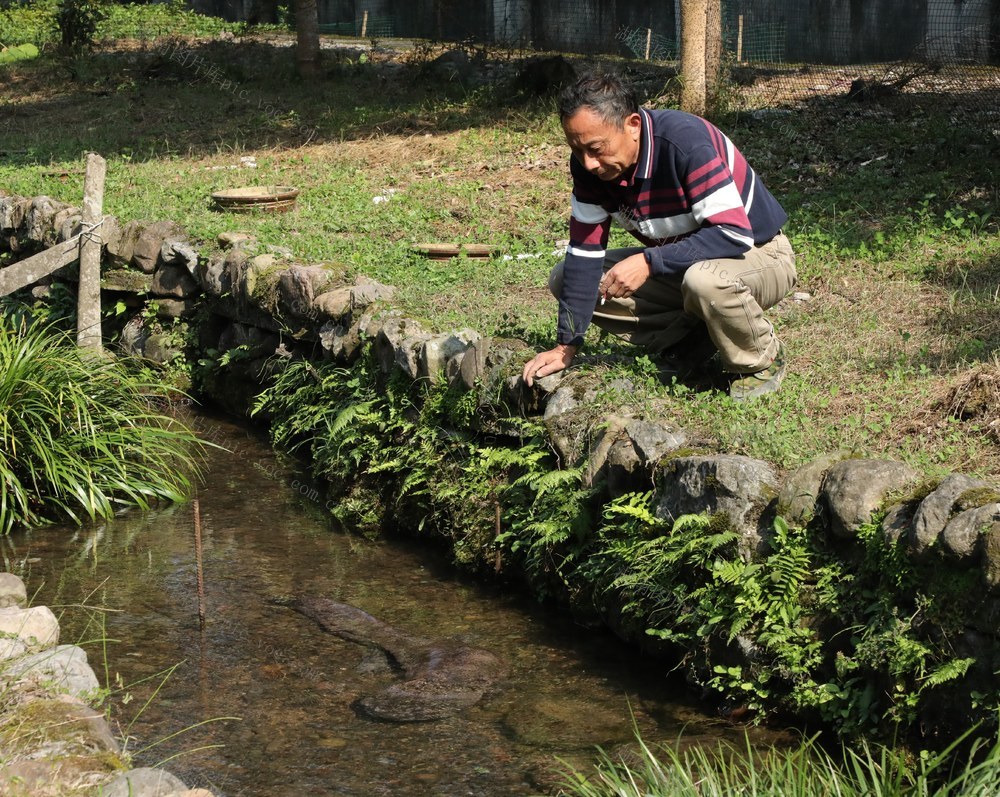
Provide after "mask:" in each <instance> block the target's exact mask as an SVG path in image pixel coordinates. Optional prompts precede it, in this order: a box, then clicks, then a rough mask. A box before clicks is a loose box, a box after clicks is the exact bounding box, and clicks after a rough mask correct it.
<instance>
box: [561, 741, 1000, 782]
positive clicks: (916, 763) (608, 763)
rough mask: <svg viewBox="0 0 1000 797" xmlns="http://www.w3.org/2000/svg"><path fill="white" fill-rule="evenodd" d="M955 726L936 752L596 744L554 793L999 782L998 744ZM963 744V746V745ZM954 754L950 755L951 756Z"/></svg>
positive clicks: (814, 744) (567, 770) (808, 745)
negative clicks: (590, 763)
mask: <svg viewBox="0 0 1000 797" xmlns="http://www.w3.org/2000/svg"><path fill="white" fill-rule="evenodd" d="M970 734H971V731H970V732H967V733H965V734H962V735H961V736H960V737H959V738H958V739H956V740H955V741H954V742H952V743H951V744H950V745H948V747H947V748H946V749H945V750H944V751H942V752H940V753H936V754H932V753H928V752H922V753H921V754H920V755H919V756H917V758H916V760H913V758H911V757H910V756H908V755H906V753H905V751H902V750H899V749H894V748H890V747H883V746H879V745H870V744H867V743H861V744H859V745H857V746H856V747H843V748H842V749H841V750H840V751H839V752H830V751H829V750H827V749H825V748H824V747H822V746H821V745H820V744H819V742H818V740H817V738H816V737H813V738H810V739H806V740H804V741H803V742H801V743H800V744H798V745H794V746H792V747H789V748H782V747H771V748H767V749H764V750H760V749H754V748H752V747H751V746H750V742H749V739H748V740H747V743H746V747H745V749H738V748H735V747H732V746H729V745H725V744H721V743H720V744H719V745H717V746H714V747H713V746H709V745H692V746H690V747H686V748H685V747H681V746H680V745H679V744H678V745H658V746H655V747H654V746H651V745H649V744H647V743H646V742H644V741H643V740H642V739H641V738H637V744H638V750H637V752H636V754H635V755H631V756H629V757H628V758H627V759H626V758H625V757H622V758H617V759H616V758H613V757H612V756H611V755H610V754H609V753H607V752H605V751H603V750H602V751H599V755H598V760H597V763H596V765H595V767H594V771H592V772H586V771H581V770H580V769H579V768H577V767H572V766H568V765H564V768H563V776H562V781H561V783H560V784H559V786H558V787H557V790H556V791H555V794H557V795H559V796H560V797H729V795H741V796H742V797H821V795H822V797H826V796H827V795H838V797H870V796H871V795H878V797H932V796H937V797H979V795H982V794H996V793H997V791H998V790H1000V744H998V743H996V742H994V743H993V744H992V745H991V744H989V743H988V742H985V741H984V740H982V739H976V740H974V741H972V742H971V743H970V742H969V736H970ZM966 745H968V747H971V750H969V749H963V747H964V746H966ZM956 762H958V763H957V764H956Z"/></svg>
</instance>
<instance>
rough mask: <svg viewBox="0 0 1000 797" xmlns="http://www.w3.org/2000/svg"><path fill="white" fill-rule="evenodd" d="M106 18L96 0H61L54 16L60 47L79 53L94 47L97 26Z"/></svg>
mask: <svg viewBox="0 0 1000 797" xmlns="http://www.w3.org/2000/svg"><path fill="white" fill-rule="evenodd" d="M105 16H106V14H105V11H104V8H103V7H102V4H101V3H100V2H98V0H61V1H60V3H59V7H58V10H57V11H56V14H55V24H56V26H57V27H58V29H59V38H60V42H61V43H62V46H63V48H64V49H65V50H67V51H69V52H80V51H81V50H86V49H88V48H90V47H92V46H93V45H94V39H95V36H96V34H97V26H98V24H99V23H100V22H101V20H103V19H104V17H105Z"/></svg>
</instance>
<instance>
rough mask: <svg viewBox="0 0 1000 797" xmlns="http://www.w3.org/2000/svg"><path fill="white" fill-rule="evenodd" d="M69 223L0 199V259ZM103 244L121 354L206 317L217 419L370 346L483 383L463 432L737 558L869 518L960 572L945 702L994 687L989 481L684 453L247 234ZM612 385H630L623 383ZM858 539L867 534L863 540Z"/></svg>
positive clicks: (160, 354)
mask: <svg viewBox="0 0 1000 797" xmlns="http://www.w3.org/2000/svg"><path fill="white" fill-rule="evenodd" d="M78 224H79V213H78V212H77V211H76V210H75V209H74V208H70V207H67V206H64V205H61V204H60V203H57V202H54V201H52V200H51V199H49V198H47V197H35V198H25V197H14V196H7V197H0V250H2V249H3V248H6V249H8V250H11V251H15V252H16V251H24V252H25V253H29V252H30V251H33V248H34V249H37V248H38V247H40V246H44V245H47V244H52V243H54V242H57V241H59V240H64V239H66V238H68V237H70V236H71V235H72V234H73V233H74V230H75V229H76V228H77V226H78ZM101 236H102V238H103V240H104V243H105V260H104V263H105V265H104V288H105V291H106V292H107V295H108V297H109V298H115V297H123V298H124V300H125V301H126V303H127V304H129V305H132V306H134V307H135V308H137V309H138V308H139V307H140V306H146V307H147V308H149V307H153V308H155V312H149V311H147V312H146V313H144V314H142V313H136V314H135V315H134V316H132V318H131V320H129V321H128V322H127V323H126V324H125V325H124V327H123V328H122V330H121V332H120V340H119V345H120V347H121V348H122V349H123V350H124V351H126V352H128V353H132V354H137V355H139V356H142V357H145V358H148V359H151V360H156V361H159V362H168V361H170V360H171V359H174V358H176V357H182V356H187V355H189V354H190V353H189V352H185V351H184V349H183V348H182V346H181V345H180V341H181V338H182V337H183V336H179V335H178V334H177V330H178V328H179V327H182V326H184V325H187V324H189V323H193V322H192V320H191V319H193V318H194V317H195V314H196V313H198V319H199V320H198V325H197V329H196V334H195V335H194V337H195V338H196V339H197V341H198V349H199V353H198V356H205V354H206V353H210V354H211V356H213V357H216V358H220V362H222V361H226V362H227V365H226V366H225V367H223V366H222V365H220V366H218V367H215V368H213V369H211V372H210V373H209V374H208V376H207V378H206V382H205V388H204V389H205V391H206V393H207V394H208V395H209V396H210V397H211V398H212V399H213V400H214V401H216V402H218V403H219V404H221V405H222V406H224V407H225V408H226V409H227V410H229V411H231V412H233V413H235V414H238V415H245V414H246V413H247V410H248V408H249V407H250V406H251V404H252V402H253V400H254V397H255V396H256V395H257V394H258V393H259V392H260V391H261V389H262V388H263V387H264V386H265V385H266V384H267V382H268V380H269V379H270V376H271V375H272V374H273V372H274V370H275V368H277V367H280V364H281V362H282V361H283V360H288V359H290V358H296V359H301V358H307V359H310V360H312V361H313V362H316V363H320V362H333V363H337V364H338V365H341V366H344V367H351V366H352V365H353V364H355V363H356V362H357V361H358V360H359V358H361V357H362V355H363V354H365V353H369V354H372V355H373V356H374V358H375V361H376V362H377V367H378V368H379V369H380V371H381V372H382V373H383V374H386V375H388V374H391V373H395V374H397V375H403V376H405V377H406V378H407V379H409V380H415V381H420V382H425V383H432V382H436V383H440V382H441V381H442V380H444V381H447V383H448V384H450V385H451V386H452V387H454V388H456V389H458V390H462V391H475V392H476V396H477V399H476V401H477V406H478V407H479V408H480V409H481V412H480V413H477V418H476V420H474V421H472V422H470V427H471V428H470V429H468V430H463V431H465V432H470V433H473V434H488V435H490V436H491V439H497V438H502V437H503V436H504V434H506V433H507V432H506V431H505V427H504V425H503V423H502V422H500V421H497V420H495V419H496V418H498V417H500V415H501V414H500V413H494V414H493V415H492V416H491V415H490V413H489V412H488V409H489V408H490V407H494V406H496V405H497V404H501V405H502V406H503V407H504V408H505V411H507V412H515V413H521V414H523V415H525V416H531V417H535V418H538V419H540V420H541V421H542V423H543V424H544V427H545V429H546V431H547V434H548V438H549V443H550V444H551V447H552V449H553V451H555V452H556V454H557V456H558V461H559V463H561V464H562V465H563V466H573V465H577V464H580V463H582V464H584V466H585V471H584V481H585V483H593V484H596V483H601V484H604V485H605V487H604V489H605V495H606V497H607V498H608V499H610V498H613V497H615V496H619V495H622V494H624V493H627V492H629V491H633V490H647V489H649V488H650V486H651V485H652V486H653V487H654V489H655V493H654V495H655V512H656V514H657V516H658V517H659V518H661V519H663V520H664V521H667V522H670V521H674V520H676V519H677V518H679V517H682V516H684V515H689V514H699V513H704V514H708V515H712V516H715V517H718V518H723V519H724V520H725V522H726V525H727V526H728V527H729V528H730V529H732V530H733V531H735V532H736V533H737V534H738V535H739V544H738V548H739V552H740V555H741V556H742V557H743V559H744V560H746V561H763V560H764V559H765V557H766V556H767V554H768V552H769V551H770V550H771V549H772V544H773V541H774V534H775V518H776V517H778V516H780V517H781V518H783V519H784V520H785V521H786V522H787V523H788V524H794V525H796V526H799V527H803V528H804V527H808V529H810V533H812V534H815V535H818V536H819V537H821V538H822V540H823V543H824V545H827V546H829V547H831V548H834V549H838V548H839V549H840V550H842V551H843V552H844V558H845V560H847V561H849V560H851V558H852V557H854V556H856V555H858V552H859V551H860V550H861V548H862V547H863V546H870V545H871V544H872V541H871V539H870V533H871V528H872V523H873V519H874V522H875V523H876V533H875V536H876V538H877V539H876V541H877V542H878V543H879V544H880V545H882V546H884V547H885V548H886V549H889V548H891V549H892V550H893V551H895V552H897V553H898V554H899V555H900V556H903V557H906V558H909V559H910V560H912V561H914V562H919V563H922V565H924V566H925V569H924V572H927V569H928V568H929V569H930V570H931V571H933V570H934V569H935V568H936V567H937V563H940V567H941V569H942V572H944V571H947V572H949V573H955V572H958V573H961V574H963V577H964V578H966V579H967V581H968V584H970V585H972V589H971V592H972V593H974V594H972V595H968V596H966V597H967V598H968V603H967V604H964V605H963V606H962V607H961V612H962V616H961V617H960V618H959V621H958V625H959V631H958V632H956V633H953V634H952V635H951V636H950V637H949V638H948V639H944V640H939V642H940V643H941V644H942V645H948V646H951V648H952V649H953V650H954V651H955V655H956V656H962V657H965V658H967V659H972V660H974V663H973V664H971V665H970V666H969V668H968V670H967V672H966V673H965V674H964V675H963V676H962V677H961V678H956V679H953V680H952V681H951V683H950V685H949V687H948V688H949V689H951V690H953V691H952V692H950V693H947V694H952V695H959V698H955V700H954V701H951V702H954V703H955V705H958V703H961V704H962V705H967V704H968V703H969V695H970V694H974V693H975V694H982V693H983V690H986V691H987V692H988V691H991V690H996V679H995V675H994V673H995V672H996V671H997V670H998V669H1000V644H998V643H1000V633H998V622H997V621H998V618H1000V490H998V489H997V485H994V484H989V483H986V482H984V481H982V480H980V479H977V478H974V477H972V476H969V475H966V474H962V473H953V474H951V475H948V476H947V477H946V478H943V479H937V480H934V481H933V482H931V481H929V480H928V479H927V478H926V476H925V475H924V474H921V473H919V472H916V471H915V470H913V469H912V468H911V467H909V466H907V465H906V464H903V463H901V462H895V461H890V460H881V459H870V458H864V457H858V456H856V455H855V454H853V453H851V452H833V453H831V454H829V455H828V456H825V457H822V458H820V459H817V460H816V461H814V462H810V463H808V464H806V465H804V466H803V467H801V468H799V469H798V470H796V471H795V472H792V473H790V474H786V475H781V476H779V472H778V470H777V469H776V468H775V467H773V466H772V464H770V463H768V462H764V461H760V460H756V459H751V458H749V457H746V456H738V455H732V454H725V453H712V452H706V451H703V450H692V448H691V446H692V442H691V440H690V439H689V438H690V435H689V434H688V433H687V432H686V431H685V429H683V428H680V427H678V426H677V425H676V424H675V423H673V422H671V420H670V419H669V417H668V416H667V415H666V414H665V413H663V412H660V411H658V407H657V406H656V405H655V403H649V404H646V405H644V406H643V407H642V409H631V408H623V407H621V406H618V407H616V408H611V409H609V408H607V407H604V406H602V405H601V404H600V402H599V401H597V398H598V396H599V394H600V393H601V391H606V390H607V380H606V379H604V380H603V381H601V379H600V378H599V377H598V375H595V374H594V373H592V372H588V371H587V369H571V370H570V371H568V372H564V373H562V374H557V375H554V376H550V377H546V378H545V379H541V380H538V382H537V384H536V386H535V387H534V388H532V389H529V388H527V387H526V386H525V385H524V384H523V382H522V380H521V378H520V371H521V366H522V364H523V363H524V362H525V360H526V358H527V357H528V356H529V350H528V347H527V345H526V344H525V343H524V342H522V341H517V340H507V339H497V338H489V337H485V336H483V335H481V334H479V333H478V332H476V331H475V330H469V329H464V330H458V331H453V332H443V333H442V332H435V331H431V330H428V329H426V328H425V327H424V326H422V325H421V324H420V323H418V322H417V321H415V320H413V319H411V318H407V317H404V316H403V315H402V314H401V313H399V312H398V311H396V310H394V309H393V308H392V304H391V303H392V299H393V293H394V290H393V288H392V287H391V286H387V285H382V284H380V283H377V282H375V281H373V280H369V279H365V278H357V279H346V278H345V270H344V269H343V268H340V267H338V266H336V265H331V264H301V263H296V262H295V261H294V258H293V257H292V254H291V252H289V251H288V250H286V249H282V248H280V247H273V246H265V245H262V244H260V243H259V242H258V241H256V240H255V239H254V238H253V237H252V236H249V235H245V234H240V233H233V234H226V235H223V236H220V238H219V240H218V241H217V242H213V244H212V245H211V246H199V245H197V244H196V243H194V242H192V241H191V240H189V239H188V237H187V236H186V235H185V233H184V231H183V230H182V229H180V228H179V227H177V226H176V225H174V224H172V223H170V222H156V223H143V222H129V223H122V222H119V221H117V220H115V219H113V218H112V217H107V218H106V219H105V221H104V224H103V227H102V231H101ZM57 278H58V277H57ZM49 290H50V287H49V286H47V285H39V286H36V287H34V288H33V289H32V292H33V294H34V295H35V296H39V297H41V296H44V295H45V293H46V292H47V291H49ZM154 316H155V317H154ZM175 319H176V320H175ZM190 337H191V336H190V335H189V336H188V338H190ZM227 354H229V355H230V356H229V357H228V358H227V357H226V356H225V355H227ZM237 354H238V356H236V355H237ZM617 387H618V388H620V389H623V390H626V391H627V390H629V389H630V387H631V386H630V385H629V384H627V383H624V382H623V384H622V385H618V386H617ZM491 418H492V420H491ZM510 436H511V438H512V439H513V437H514V435H513V433H510ZM861 534H865V535H869V536H867V537H866V538H865V539H864V540H861V539H859V535H861ZM609 600H612V599H611V598H609ZM603 614H604V619H605V621H606V622H608V623H609V624H610V625H611V626H612V627H615V628H616V630H618V631H619V632H620V633H621V634H622V635H623V636H626V637H630V638H631V639H632V641H638V642H642V641H643V640H644V639H648V638H647V637H643V634H642V629H641V628H640V629H639V631H638V632H637V631H636V630H635V629H634V628H632V627H625V625H624V624H621V623H616V621H615V617H616V616H617V615H618V612H617V608H616V607H614V606H609V607H606V611H604V612H603ZM845 633H847V632H845V629H844V628H831V629H830V631H829V634H830V636H831V637H833V636H836V635H841V634H845ZM730 642H733V640H730ZM736 642H739V643H740V644H729V645H728V648H727V650H728V652H727V656H729V662H730V663H732V664H733V666H741V665H747V666H749V665H751V664H752V663H753V660H754V658H755V656H758V655H759V651H760V646H759V645H757V644H756V642H755V641H754V640H752V639H750V640H740V639H737V640H736ZM831 644H836V643H835V642H834V643H831ZM950 700H951V698H949V697H947V696H946V697H944V698H942V699H941V700H938V701H935V705H936V706H937V710H939V711H945V712H946V711H947V704H948V703H949V701H950ZM956 701H957V702H956Z"/></svg>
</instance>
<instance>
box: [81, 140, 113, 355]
mask: <svg viewBox="0 0 1000 797" xmlns="http://www.w3.org/2000/svg"><path fill="white" fill-rule="evenodd" d="M107 168H108V164H107V161H105V160H104V158H102V157H101V156H100V155H97V154H96V153H93V152H90V153H88V154H87V172H86V174H85V175H84V178H83V234H82V238H81V241H80V290H79V292H78V294H77V303H76V342H77V345H78V346H80V347H82V348H87V349H94V350H95V351H97V352H100V351H101V227H100V224H101V221H102V220H103V218H104V176H105V174H106V172H107Z"/></svg>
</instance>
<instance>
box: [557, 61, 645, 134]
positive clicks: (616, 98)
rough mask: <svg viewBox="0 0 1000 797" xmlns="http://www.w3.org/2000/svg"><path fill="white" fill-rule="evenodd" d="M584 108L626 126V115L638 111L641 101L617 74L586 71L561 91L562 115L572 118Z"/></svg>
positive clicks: (628, 115) (561, 117)
mask: <svg viewBox="0 0 1000 797" xmlns="http://www.w3.org/2000/svg"><path fill="white" fill-rule="evenodd" d="M581 108H589V109H590V110H591V111H593V112H594V113H595V114H597V115H598V116H599V117H601V119H602V120H604V121H605V122H607V123H608V124H609V125H614V126H615V127H623V126H624V125H625V120H626V119H628V118H629V117H630V116H631V115H632V114H634V113H639V101H638V100H637V99H636V96H635V92H634V91H633V90H632V89H631V88H630V87H629V86H627V85H625V84H624V83H623V82H622V80H621V78H619V77H618V75H616V74H614V73H612V72H586V73H584V74H583V75H582V76H581V77H580V78H579V80H577V81H576V83H574V84H572V85H570V86H567V87H566V88H565V89H563V90H562V93H561V94H560V95H559V118H560V119H561V120H566V119H569V117H571V116H572V115H573V114H575V113H576V112H577V111H579V110H580V109H581Z"/></svg>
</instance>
